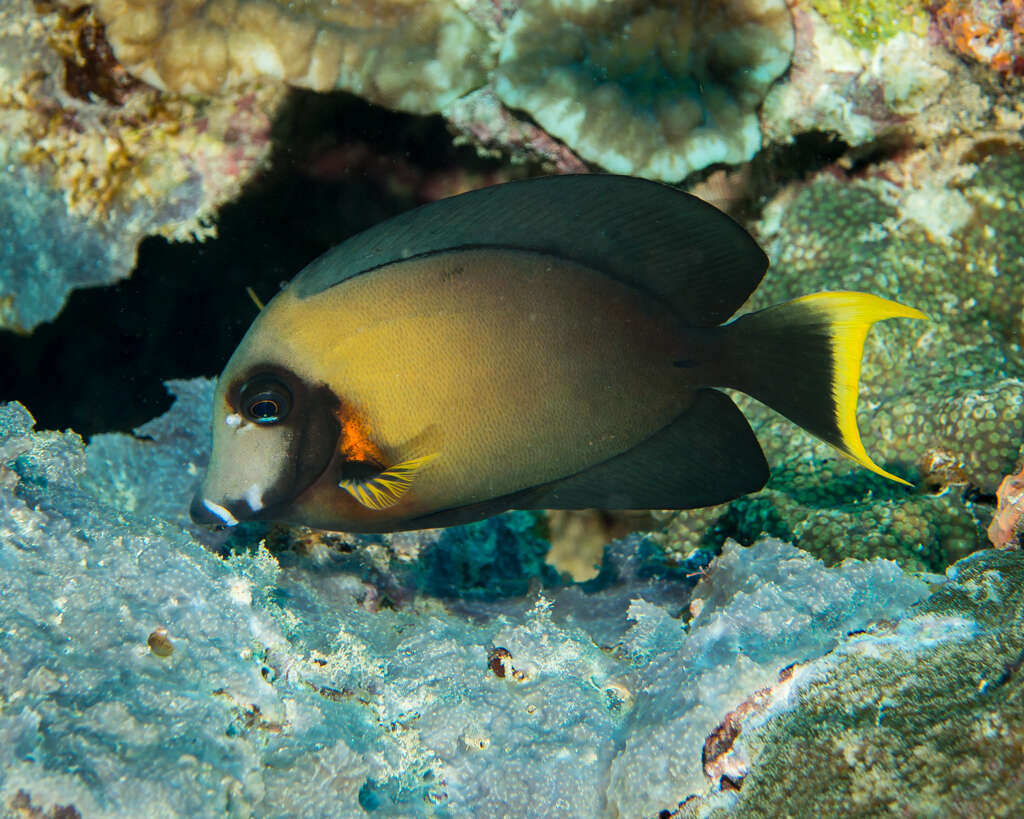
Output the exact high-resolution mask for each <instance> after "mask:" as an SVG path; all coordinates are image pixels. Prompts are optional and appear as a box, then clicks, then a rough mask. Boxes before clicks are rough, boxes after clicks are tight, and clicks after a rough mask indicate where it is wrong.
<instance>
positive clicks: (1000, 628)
mask: <svg viewBox="0 0 1024 819" xmlns="http://www.w3.org/2000/svg"><path fill="white" fill-rule="evenodd" d="M950 576H951V578H952V579H951V582H950V583H949V584H948V585H947V586H946V587H945V588H942V589H940V590H939V591H937V592H936V593H935V594H934V595H933V596H932V597H931V598H930V599H929V600H928V601H926V602H925V603H923V604H921V605H919V606H917V607H916V608H915V609H914V610H913V611H912V612H911V613H910V614H908V615H906V616H904V617H903V618H901V619H900V620H899V621H898V622H893V623H882V624H879V625H876V626H874V627H872V628H870V629H868V630H867V631H866V632H865V633H862V634H857V635H854V636H852V637H851V638H850V639H849V640H847V641H845V642H844V644H843V645H841V646H840V647H839V648H838V649H837V650H836V651H834V652H833V653H832V654H830V655H828V656H826V657H823V658H821V659H819V660H816V661H814V662H811V663H808V664H806V665H804V664H801V665H800V666H797V667H796V668H795V669H791V670H790V671H789V673H788V675H787V678H786V679H785V680H784V681H783V682H781V683H780V684H778V685H777V686H775V688H774V690H773V691H772V692H771V693H770V694H767V695H765V696H763V697H762V698H761V700H762V702H761V703H760V706H761V710H760V713H758V714H756V715H753V716H752V717H748V718H746V719H744V720H743V724H742V730H741V731H740V732H739V734H738V736H737V737H736V738H735V740H734V742H733V745H732V748H731V754H732V757H733V758H732V760H731V765H732V767H733V769H736V768H739V769H740V770H742V771H743V773H744V775H743V776H741V777H740V778H741V782H742V787H741V788H740V789H739V790H731V791H729V792H728V793H724V792H723V793H722V794H720V795H717V796H715V797H713V798H712V799H709V800H692V801H691V802H690V803H689V804H687V805H686V806H685V807H684V809H683V810H681V811H680V812H679V814H677V815H678V816H681V817H697V816H701V817H715V819H724V817H727V816H742V817H744V819H746V817H753V818H754V819H757V818H758V817H775V816H779V812H778V811H777V808H776V806H777V805H779V804H785V806H786V811H787V813H789V814H790V815H795V816H853V815H856V816H882V815H886V816H889V815H898V816H908V817H925V816H956V817H1004V816H1005V817H1011V816H1017V815H1019V813H1020V805H1021V802H1022V801H1024V777H1022V776H1021V765H1022V763H1024V756H1022V750H1021V749H1022V747H1024V711H1022V709H1021V708H1020V705H1019V703H1020V698H1021V696H1022V692H1024V677H1022V675H1021V667H1022V662H1021V661H1022V657H1024V639H1022V637H1021V635H1022V631H1021V625H1022V617H1024V557H1022V555H1021V553H1020V552H994V551H991V550H989V551H987V552H983V553H980V554H976V555H972V556H971V557H970V558H968V559H967V560H965V561H963V562H961V563H960V564H958V565H957V566H956V567H955V569H954V570H951V572H950ZM764 700H768V701H769V702H764Z"/></svg>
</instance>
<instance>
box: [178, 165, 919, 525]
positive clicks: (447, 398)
mask: <svg viewBox="0 0 1024 819" xmlns="http://www.w3.org/2000/svg"><path fill="white" fill-rule="evenodd" d="M767 267H768V259H767V257H766V256H765V254H764V253H763V252H762V251H761V249H760V248H759V247H758V245H757V244H756V243H755V241H754V240H753V239H752V238H751V237H750V235H749V234H748V233H747V232H746V231H745V230H744V229H743V228H741V227H740V226H739V225H737V224H736V223H735V222H734V221H733V220H732V219H730V218H729V217H728V216H726V215H724V214H723V213H721V212H720V211H718V210H716V209H715V208H713V207H712V206H710V205H708V204H706V203H705V202H703V201H701V200H700V199H697V198H695V197H693V196H690V195H688V194H686V193H683V192H681V191H679V190H677V189H675V188H671V187H668V186H665V185H661V184H658V183H655V182H649V181H645V180H641V179H635V178H630V177H621V176H606V175H579V176H557V177H545V178H537V179H531V180H525V181H520V182H511V183H507V184H504V185H498V186H495V187H491V188H485V189H482V190H477V191H473V192H470V193H465V194H462V195H459V196H455V197H452V198H450V199H445V200H442V201H438V202H434V203H431V204H427V205H424V206H422V207H419V208H417V209H415V210H412V211H409V212H407V213H405V214H402V215H400V216H398V217H396V218H394V219H391V220H390V221H387V222H384V223H382V224H379V225H377V226H375V227H373V228H371V229H369V230H367V231H366V232H364V233H361V234H359V235H357V236H354V237H353V238H350V239H348V240H347V241H345V242H343V243H342V244H340V245H338V246H337V247H335V248H334V249H333V250H331V251H329V252H328V253H326V254H325V255H323V256H321V257H320V258H319V259H317V260H316V261H314V262H312V263H311V264H310V265H309V266H308V267H306V268H305V269H304V270H303V271H302V272H301V273H299V274H298V276H296V277H295V279H294V280H292V282H291V283H290V284H289V285H288V286H287V287H285V288H284V289H283V290H281V291H280V292H279V293H278V294H277V295H276V296H275V297H274V299H273V300H272V301H271V302H270V303H269V304H268V305H267V306H266V307H265V308H264V309H263V310H262V311H261V312H260V314H259V315H258V316H257V318H256V320H255V321H254V322H253V324H252V326H251V328H250V329H249V331H248V333H247V334H246V336H245V337H244V339H243V340H242V342H241V343H240V344H239V346H238V349H237V350H236V351H235V353H234V355H233V356H232V357H231V359H230V361H229V362H228V364H227V366H226V368H225V369H224V372H223V374H222V375H221V377H220V381H219V383H218V385H217V389H216V394H215V398H214V409H213V450H212V455H211V458H210V464H209V468H208V470H207V473H206V475H205V478H204V480H203V482H202V485H201V486H200V488H199V490H198V492H197V493H196V496H195V499H194V500H193V503H192V508H191V512H192V516H193V518H194V519H195V520H196V521H199V522H205V523H211V524H220V525H234V524H235V523H237V522H238V521H242V520H246V519H265V520H278V521H285V522H293V523H299V524H305V525H308V526H312V527H316V528H321V529H332V530H344V531H357V532H358V531H363V532H384V531H395V530H402V529H418V528H426V527H435V526H447V525H452V524H459V523H466V522H469V521H474V520H479V519H482V518H485V517H487V516H489V515H493V514H496V513H498V512H501V511H503V510H506V509H513V508H517V509H553V508H558V509H575V508H587V507H601V508H609V509H686V508H694V507H700V506H709V505H712V504H717V503H722V502H724V501H727V500H730V499H732V498H736V497H738V496H740V495H743V494H746V493H748V492H753V491H755V490H758V489H760V488H761V487H762V486H764V484H765V482H766V481H767V479H768V464H767V463H766V461H765V456H764V454H763V453H762V451H761V447H760V446H759V444H758V442H757V439H756V438H755V437H754V434H753V432H752V430H751V428H750V425H749V424H748V423H747V420H746V419H745V418H744V416H743V414H742V413H741V412H740V410H739V409H738V408H737V406H736V405H735V404H734V403H733V401H732V400H731V399H730V398H729V397H728V395H726V393H724V392H721V391H720V390H719V389H716V388H718V387H726V388H734V389H737V390H741V391H742V392H745V393H747V394H749V395H751V396H753V397H754V398H757V399H759V400H760V401H762V402H763V403H765V404H767V405H768V406H769V407H771V408H773V409H774V410H776V411H778V412H779V413H781V414H782V415H784V416H786V417H787V418H789V419H790V420H791V421H793V422H794V423H796V424H798V425H800V426H801V427H803V428H804V429H806V430H807V431H809V432H811V433H813V434H814V435H816V436H817V437H819V438H821V439H822V440H824V441H827V442H828V443H829V444H831V445H832V446H834V447H835V448H836V449H838V450H839V451H840V452H842V453H843V454H845V455H846V456H848V457H850V458H852V459H853V460H854V461H856V462H857V463H859V464H861V465H862V466H863V467H865V468H867V469H870V470H871V471H873V472H877V473H878V474H880V475H884V476H886V477H888V478H892V479H894V480H900V478H897V477H896V476H894V475H891V474H890V473H888V472H886V471H885V470H884V469H882V468H881V467H880V466H878V465H877V464H875V463H874V462H873V461H872V460H871V458H870V457H869V455H868V453H867V452H866V451H865V449H864V446H863V444H862V443H861V439H860V435H859V433H858V430H857V422H856V404H857V388H858V379H859V375H860V363H861V355H862V351H863V345H864V340H865V337H866V335H867V332H868V329H869V328H870V327H871V325H872V324H873V323H874V322H877V321H880V320H882V319H889V318H895V317H903V318H914V319H921V318H925V316H924V315H923V314H922V313H920V312H919V311H917V310H915V309H913V308H910V307H905V306H903V305H901V304H897V303H896V302H893V301H888V300H886V299H882V298H879V297H877V296H873V295H868V294H864V293H851V292H828V293H816V294H813V295H807V296H803V297H801V298H798V299H795V300H794V301H790V302H786V303H784V304H779V305H776V306H774V307H769V308H767V309H765V310H761V311H759V312H754V313H749V314H746V315H742V316H740V317H739V318H737V319H735V320H733V321H731V322H728V323H725V322H727V321H728V320H729V318H730V317H731V316H732V315H733V313H734V312H736V311H737V309H738V308H739V307H740V306H741V305H742V304H743V302H744V301H745V300H746V299H747V297H748V296H749V295H750V294H751V292H752V291H753V290H754V288H756V287H757V285H758V283H759V282H760V280H761V277H762V276H763V275H764V273H765V270H766V269H767Z"/></svg>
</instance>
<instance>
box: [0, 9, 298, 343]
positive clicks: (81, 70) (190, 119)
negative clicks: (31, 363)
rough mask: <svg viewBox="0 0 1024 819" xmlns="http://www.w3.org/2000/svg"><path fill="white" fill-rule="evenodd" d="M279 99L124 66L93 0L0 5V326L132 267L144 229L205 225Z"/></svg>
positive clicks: (239, 174) (254, 157) (260, 142)
mask: <svg viewBox="0 0 1024 819" xmlns="http://www.w3.org/2000/svg"><path fill="white" fill-rule="evenodd" d="M281 98H282V92H281V89H279V88H274V87H270V86H267V87H253V88H250V89H249V90H248V91H246V92H245V93H242V94H239V95H237V96H235V97H232V98H230V99H228V98H225V99H218V100H198V99H191V100H185V99H180V98H171V97H166V96H162V95H159V94H157V93H156V92H154V91H153V90H152V89H149V88H147V87H145V86H143V85H141V84H139V83H137V82H134V81H131V80H130V79H129V78H127V77H126V76H125V75H124V73H123V69H121V68H120V66H119V65H118V64H117V63H115V62H113V59H112V57H111V55H110V51H109V49H108V48H107V47H106V41H105V40H104V39H103V31H102V27H101V26H99V25H98V24H97V23H96V21H95V19H94V18H92V17H91V16H90V15H89V13H88V12H84V11H80V12H77V13H75V14H71V13H69V12H66V11H63V10H52V11H49V12H47V13H45V14H44V15H43V16H40V15H39V14H37V12H36V11H35V9H34V8H33V5H32V3H30V2H28V0H14V2H12V3H8V4H5V5H4V6H3V7H2V8H0V111H2V112H3V117H2V118H0V123H2V124H0V158H2V159H3V160H4V161H3V163H2V168H3V170H2V171H0V186H2V187H3V188H4V190H5V194H4V196H3V206H2V207H3V208H4V212H5V213H4V216H5V218H4V219H3V223H4V233H5V235H4V239H5V241H4V242H3V243H2V245H0V248H2V249H0V304H2V305H3V306H2V309H0V327H5V328H8V329H14V330H18V331H22V332H27V331H30V330H31V329H32V328H33V327H34V326H35V325H37V324H39V323H40V322H43V321H47V320H49V319H52V318H53V317H54V316H55V315H56V314H57V312H58V311H59V310H60V307H61V306H62V305H63V303H64V299H65V297H66V294H67V292H68V291H69V290H70V289H72V288H74V287H83V286H88V285H96V284H101V283H107V282H111V281H116V280H117V279H120V278H123V277H125V276H127V275H128V274H129V273H130V272H131V269H132V267H133V265H134V263H135V247H136V244H137V243H138V241H139V240H140V239H141V238H142V237H144V236H146V235H149V234H162V235H164V236H168V237H171V238H175V239H188V238H192V237H194V236H196V235H199V236H202V235H209V234H210V233H211V232H212V230H213V228H212V227H211V225H210V223H209V220H210V218H211V216H212V215H213V213H214V211H215V209H216V208H217V206H218V205H220V204H221V203H222V202H224V201H226V200H228V199H231V198H232V197H234V196H236V195H237V193H238V191H239V190H240V189H241V186H242V183H243V182H244V181H245V180H246V179H247V178H248V177H249V175H250V174H251V173H252V172H253V171H254V170H256V169H257V168H259V167H260V165H261V163H262V162H263V160H264V159H265V157H266V154H267V152H268V150H269V129H270V117H269V115H270V113H271V112H272V111H273V110H274V109H275V108H276V106H277V104H278V102H279V100H280V99H281ZM39 225H45V226H46V231H45V235H40V229H39Z"/></svg>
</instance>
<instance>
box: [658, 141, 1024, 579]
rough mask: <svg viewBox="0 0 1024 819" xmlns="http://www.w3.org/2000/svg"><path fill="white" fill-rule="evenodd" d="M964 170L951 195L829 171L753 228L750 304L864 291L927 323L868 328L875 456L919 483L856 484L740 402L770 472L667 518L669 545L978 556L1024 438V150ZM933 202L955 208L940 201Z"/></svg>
mask: <svg viewBox="0 0 1024 819" xmlns="http://www.w3.org/2000/svg"><path fill="white" fill-rule="evenodd" d="M961 162H962V163H963V169H964V173H963V174H962V176H963V177H964V178H965V180H966V181H960V182H956V183H948V184H938V183H936V181H935V179H934V178H922V179H917V180H915V181H914V182H913V183H912V184H909V183H905V186H904V187H897V186H896V185H893V183H892V181H891V180H890V179H888V178H886V177H885V168H884V167H883V168H881V169H880V172H879V173H878V174H877V175H876V176H874V177H872V178H868V179H865V180H861V181H856V182H852V183H851V182H850V181H848V180H840V179H837V178H836V177H834V176H832V175H830V174H823V175H821V176H819V177H818V178H816V179H815V180H813V181H812V182H810V183H809V184H806V185H804V186H803V187H801V188H799V189H798V190H796V191H795V192H793V191H789V192H787V193H785V194H783V195H782V196H780V197H779V198H778V199H777V200H775V201H774V202H773V203H772V204H771V205H769V207H768V208H767V209H766V212H765V215H764V217H763V219H762V221H761V222H760V224H759V225H758V226H757V232H758V237H759V239H760V240H761V241H762V243H763V244H764V246H765V247H766V249H767V251H768V254H769V256H770V257H771V258H772V268H771V269H770V270H769V272H768V275H767V276H766V278H765V280H764V283H763V284H762V285H761V287H760V288H759V290H758V291H757V293H756V294H755V296H754V299H753V303H752V304H751V305H749V306H750V307H752V308H755V309H756V308H760V307H764V306H767V305H769V304H772V303H776V302H779V301H784V300H785V299H789V298H793V297H795V296H797V295H799V294H800V293H805V292H808V291H809V290H861V291H866V292H871V293H877V294H879V295H882V296H886V297H889V298H895V299H899V300H900V301H901V302H903V303H905V304H910V305H913V306H914V307H917V308H919V309H921V310H923V311H924V312H925V313H927V314H928V315H929V317H930V318H931V319H932V321H930V322H929V323H928V324H927V325H924V324H917V325H915V324H913V323H910V322H888V323H886V324H883V325H880V326H879V327H877V328H876V329H874V330H873V331H872V334H871V336H870V337H869V339H868V344H867V346H866V350H865V356H864V368H863V373H862V389H861V397H860V411H859V424H860V428H861V433H862V436H863V438H864V443H865V445H866V447H867V449H868V451H869V452H870V453H872V455H873V456H874V457H876V458H877V459H878V461H879V463H881V464H882V465H883V466H885V467H886V468H887V469H890V470H891V471H893V472H895V473H897V474H901V475H905V476H906V477H908V478H910V479H911V480H914V481H917V482H918V483H919V486H920V488H918V489H917V490H916V491H915V490H908V489H904V488H902V487H899V486H895V485H893V484H890V483H889V482H887V481H885V480H883V479H880V478H876V477H875V476H872V475H868V474H865V473H862V472H861V471H860V470H858V468H857V467H856V466H854V465H852V464H849V463H848V462H846V461H845V460H844V459H841V458H838V457H837V456H836V455H835V453H834V452H833V451H832V450H830V449H829V448H828V447H826V446H824V445H821V444H818V443H816V442H815V441H813V440H812V439H810V438H809V436H807V435H805V434H804V433H802V432H800V431H799V430H796V429H794V428H793V427H792V425H791V424H788V423H787V422H786V421H784V420H783V419H781V418H779V417H778V416H775V415H774V414H772V413H770V412H769V411H768V410H766V409H765V408H764V407H762V406H760V405H758V404H756V403H755V402H753V401H744V402H743V403H742V407H743V410H744V412H745V413H746V414H747V416H748V417H749V418H751V419H752V424H753V426H754V429H755V432H756V433H757V436H758V438H759V440H760V441H761V442H762V444H763V445H764V449H765V452H766V454H767V457H768V462H769V464H771V466H772V470H773V475H772V478H771V480H770V481H769V483H768V486H767V487H766V489H765V490H764V491H762V492H761V493H758V494H756V495H753V496H748V497H746V498H741V499H738V500H736V501H733V502H732V503H730V504H726V505H724V506H719V507H714V508H712V509H705V510H695V511H693V512H682V513H680V514H678V515H677V516H675V517H674V518H673V519H672V521H671V523H670V525H669V527H668V529H667V533H666V534H665V535H664V536H663V541H664V543H665V545H666V547H667V548H668V549H669V550H670V551H672V552H675V553H677V554H680V555H685V554H688V553H689V552H690V551H692V550H693V549H694V548H697V547H701V546H703V547H708V546H711V547H714V546H718V545H720V544H721V543H722V542H724V540H725V538H726V537H734V538H736V539H738V540H740V541H741V542H744V543H751V542H753V540H755V539H756V537H757V536H758V534H759V533H760V532H761V531H765V532H769V533H771V534H773V535H775V536H777V537H780V538H783V539H786V540H789V541H791V542H793V543H794V544H795V545H797V546H799V547H800V548H801V549H804V550H806V551H808V552H810V553H811V554H814V555H815V556H817V557H819V558H821V559H823V560H825V561H826V562H827V563H836V562H839V561H841V560H842V559H843V558H846V557H861V558H863V557H869V556H875V555H878V556H885V557H888V558H891V559H893V560H896V561H898V562H899V563H900V564H901V565H903V566H904V567H906V568H912V569H928V570H931V571H941V570H943V569H944V568H945V567H946V566H948V565H949V564H950V563H952V562H954V561H955V560H957V559H959V558H960V557H962V556H963V555H964V554H966V553H968V552H970V551H973V550H975V549H977V548H981V547H983V546H985V545H987V541H986V539H985V537H984V528H985V526H986V525H987V523H988V521H989V519H990V518H991V515H992V507H991V505H990V504H989V503H987V502H985V500H984V498H985V496H991V495H992V493H994V492H995V490H996V487H997V486H998V484H999V480H1000V479H1001V477H1002V476H1003V475H1005V474H1007V473H1008V472H1010V471H1012V469H1013V467H1014V464H1015V462H1016V460H1017V458H1018V456H1019V453H1020V446H1021V442H1022V441H1024V423H1022V421H1021V418H1022V414H1024V381H1022V380H1021V379H1020V378H1019V374H1020V372H1021V367H1022V363H1024V358H1022V354H1021V348H1020V343H1021V337H1022V325H1021V320H1022V319H1021V317H1022V315H1024V313H1022V308H1024V197H1022V195H1021V191H1024V155H1022V153H1021V152H1020V151H1019V150H1018V149H1008V148H1006V147H1005V146H998V145H988V146H982V147H981V148H979V149H976V150H975V152H974V153H969V154H968V155H966V156H964V157H962V158H961ZM972 162H973V163H976V164H977V168H976V170H974V169H973V167H972V166H971V164H970V163H972ZM947 170H948V169H947ZM967 177H969V178H967ZM942 197H945V198H948V199H950V201H954V202H956V203H958V204H957V207H956V208H950V209H949V211H948V212H947V210H945V208H946V207H947V206H946V205H945V204H942V205H937V204H935V203H936V202H938V201H939V199H940V198H942ZM937 207H941V208H943V210H942V217H943V218H945V217H946V216H947V215H948V217H949V221H950V226H951V227H953V229H950V230H949V231H948V234H946V235H941V234H940V235H935V234H934V233H930V232H929V230H928V228H926V227H925V223H927V224H929V225H931V224H932V223H931V221H929V220H930V218H931V213H930V212H933V211H934V210H935V208H937ZM953 210H957V211H958V212H959V214H960V215H959V216H957V217H956V218H955V219H954V218H953V216H954V214H953ZM955 225H959V227H955ZM932 230H933V231H935V230H936V228H935V227H934V226H932ZM741 400H742V399H741ZM979 497H980V498H981V499H982V502H979V501H978V500H977V499H978V498H979Z"/></svg>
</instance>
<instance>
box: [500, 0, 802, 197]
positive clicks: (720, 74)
mask: <svg viewBox="0 0 1024 819" xmlns="http://www.w3.org/2000/svg"><path fill="white" fill-rule="evenodd" d="M792 42H793V39H792V25H791V23H790V19H789V12H788V10H787V8H786V5H785V3H783V2H748V0H732V1H731V2H727V3H714V4H679V3H674V2H656V3H646V2H635V1H632V0H620V1H619V2H613V3H593V2H588V1H587V0H560V1H559V2H547V1H546V0H534V2H528V3H525V4H524V5H523V7H522V9H521V10H520V11H519V12H518V13H517V14H516V15H515V16H514V17H513V18H512V20H511V21H510V22H509V24H508V28H507V30H506V32H505V38H504V41H503V44H502V48H501V53H500V55H499V63H498V67H497V70H496V74H495V89H496V92H497V94H498V96H499V97H500V98H501V100H502V101H503V102H505V104H506V105H508V106H510V107H511V108H516V109H522V110H525V111H527V112H528V113H529V114H530V116H532V117H533V118H534V119H535V120H536V121H537V122H538V123H540V125H542V126H543V127H544V128H545V129H546V130H547V131H548V133H550V134H552V135H554V136H556V137H558V138H559V139H561V140H563V141H565V142H566V143H567V144H568V145H570V146H571V147H572V148H573V149H574V150H575V151H576V152H577V153H578V154H579V155H580V156H582V157H583V158H585V159H588V160H590V161H592V162H595V163H597V164H599V165H601V166H602V167H604V168H606V169H607V170H610V171H614V172H616V173H629V174H636V175H640V176H649V177H653V178H656V179H666V180H678V179H682V178H683V177H684V176H686V175H687V174H688V173H689V172H690V171H692V170H694V169H695V168H703V167H705V166H707V165H710V164H712V163H714V162H742V161H745V160H747V159H750V157H752V156H753V155H754V153H755V152H756V151H757V150H758V149H759V148H760V147H761V131H760V126H759V124H758V121H757V116H756V113H755V111H756V109H757V106H758V105H759V104H760V102H761V100H762V99H763V98H764V95H765V92H766V91H767V89H768V87H769V86H770V85H771V84H772V82H773V81H774V80H775V79H776V78H777V77H778V76H779V75H780V74H781V73H782V72H783V71H785V70H786V67H787V66H788V65H789V58H790V54H791V53H792Z"/></svg>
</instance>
